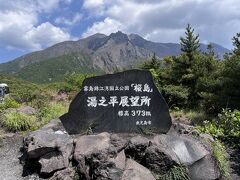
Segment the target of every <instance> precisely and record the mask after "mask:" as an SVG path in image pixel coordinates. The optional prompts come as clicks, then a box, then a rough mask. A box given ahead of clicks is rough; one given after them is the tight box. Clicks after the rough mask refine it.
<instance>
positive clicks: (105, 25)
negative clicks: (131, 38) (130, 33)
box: [83, 18, 124, 37]
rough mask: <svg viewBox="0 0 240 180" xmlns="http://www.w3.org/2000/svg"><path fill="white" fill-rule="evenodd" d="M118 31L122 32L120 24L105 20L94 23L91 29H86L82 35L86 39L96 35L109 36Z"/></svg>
mask: <svg viewBox="0 0 240 180" xmlns="http://www.w3.org/2000/svg"><path fill="white" fill-rule="evenodd" d="M118 30H122V31H124V27H123V26H122V24H121V23H120V22H118V21H116V20H114V19H111V18H106V19H104V21H102V22H95V23H94V24H93V26H92V27H90V28H88V29H87V31H86V32H85V33H84V34H83V37H87V36H90V35H93V34H96V33H102V34H106V35H109V34H110V33H112V32H116V31H118Z"/></svg>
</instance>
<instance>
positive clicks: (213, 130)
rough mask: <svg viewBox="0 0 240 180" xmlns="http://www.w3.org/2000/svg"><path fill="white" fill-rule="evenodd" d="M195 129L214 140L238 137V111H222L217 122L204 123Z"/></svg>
mask: <svg viewBox="0 0 240 180" xmlns="http://www.w3.org/2000/svg"><path fill="white" fill-rule="evenodd" d="M196 129H197V130H199V131H200V132H203V133H207V134H211V135H212V136H213V137H215V138H222V137H225V138H228V137H240V111H238V110H234V111H231V110H229V109H223V111H222V113H220V114H219V115H218V120H214V121H204V124H203V125H201V126H197V127H196Z"/></svg>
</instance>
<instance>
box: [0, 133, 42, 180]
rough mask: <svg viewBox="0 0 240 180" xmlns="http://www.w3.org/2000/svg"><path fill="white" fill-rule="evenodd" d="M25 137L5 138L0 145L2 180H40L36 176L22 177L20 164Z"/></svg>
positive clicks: (0, 175)
mask: <svg viewBox="0 0 240 180" xmlns="http://www.w3.org/2000/svg"><path fill="white" fill-rule="evenodd" d="M22 140H23V137H22V136H20V135H13V136H10V137H5V138H4V139H3V142H2V143H1V145H0V169H1V173H0V179H1V180H39V178H38V177H37V176H35V175H31V176H27V177H22V172H23V166H22V165H21V164H20V163H19V157H20V156H21V152H20V148H21V146H22Z"/></svg>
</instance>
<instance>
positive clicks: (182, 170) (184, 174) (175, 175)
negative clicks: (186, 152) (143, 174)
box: [157, 166, 190, 180]
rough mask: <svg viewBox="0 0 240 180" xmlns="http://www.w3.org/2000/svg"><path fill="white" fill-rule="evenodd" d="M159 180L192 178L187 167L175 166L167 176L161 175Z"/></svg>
mask: <svg viewBox="0 0 240 180" xmlns="http://www.w3.org/2000/svg"><path fill="white" fill-rule="evenodd" d="M157 180H190V178H189V176H188V170H187V168H186V167H185V166H173V167H172V168H171V169H170V170H169V171H167V172H166V173H165V174H163V175H159V176H158V177H157Z"/></svg>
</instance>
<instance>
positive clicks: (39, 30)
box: [24, 22, 70, 49]
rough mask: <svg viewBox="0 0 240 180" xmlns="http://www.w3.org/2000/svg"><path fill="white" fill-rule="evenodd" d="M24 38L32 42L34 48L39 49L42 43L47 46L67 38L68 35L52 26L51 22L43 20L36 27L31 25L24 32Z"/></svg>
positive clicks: (68, 37)
mask: <svg viewBox="0 0 240 180" xmlns="http://www.w3.org/2000/svg"><path fill="white" fill-rule="evenodd" d="M24 38H25V39H26V41H30V42H32V44H33V47H35V49H41V48H42V45H43V44H44V46H45V47H47V46H51V45H53V44H55V43H58V42H62V41H66V40H69V39H70V35H69V34H68V33H66V32H64V31H63V30H61V29H60V28H58V27H55V26H53V25H52V24H51V23H49V22H45V23H42V24H41V25H39V26H37V27H33V28H32V29H31V30H30V31H28V32H27V33H26V35H25V36H24Z"/></svg>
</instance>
